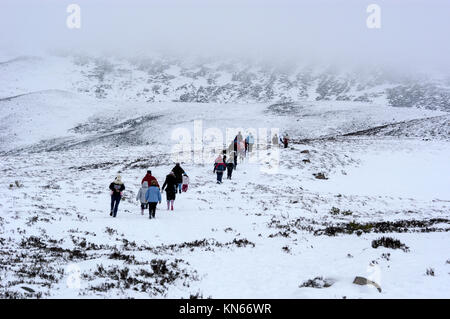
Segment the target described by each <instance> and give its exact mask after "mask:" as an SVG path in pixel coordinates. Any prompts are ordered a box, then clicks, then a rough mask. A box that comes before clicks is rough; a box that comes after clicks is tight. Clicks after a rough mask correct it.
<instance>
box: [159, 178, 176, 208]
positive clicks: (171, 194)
mask: <svg viewBox="0 0 450 319" xmlns="http://www.w3.org/2000/svg"><path fill="white" fill-rule="evenodd" d="M162 190H165V191H166V200H167V210H169V209H172V210H173V202H174V201H175V197H176V194H177V179H176V177H175V173H174V172H170V173H169V175H167V176H166V180H165V181H164V184H163V187H162Z"/></svg>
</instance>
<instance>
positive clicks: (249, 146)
mask: <svg viewBox="0 0 450 319" xmlns="http://www.w3.org/2000/svg"><path fill="white" fill-rule="evenodd" d="M253 144H255V138H254V137H253V134H252V133H250V134H249V135H248V136H247V137H246V138H245V151H247V152H249V153H251V152H252V151H253Z"/></svg>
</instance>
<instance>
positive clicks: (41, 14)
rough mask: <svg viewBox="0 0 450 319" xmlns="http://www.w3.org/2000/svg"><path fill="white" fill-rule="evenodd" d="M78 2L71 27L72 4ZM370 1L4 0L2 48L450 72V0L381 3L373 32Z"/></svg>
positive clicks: (0, 22)
mask: <svg viewBox="0 0 450 319" xmlns="http://www.w3.org/2000/svg"><path fill="white" fill-rule="evenodd" d="M71 3H76V4H78V5H79V6H80V8H81V28H80V29H69V28H67V26H66V19H67V17H68V16H69V13H67V12H66V9H67V6H68V5H69V4H71ZM369 4H371V2H366V1H359V0H336V1H331V0H319V1H295V0H281V1H274V0H259V1H257V0H240V1H237V0H228V1H225V0H215V1H209V0H164V1H162V0H150V1H138V0H131V1H118V0H113V1H111V0H109V1H106V0H94V1H92V0H79V1H67V0H49V1H45V2H43V1H31V0H19V1H17V0H4V1H2V4H1V7H2V10H1V11H0V38H1V44H0V48H2V50H6V51H7V52H10V53H11V54H13V53H14V54H15V53H17V52H20V53H21V54H24V53H28V54H31V55H33V54H36V53H39V52H48V51H55V50H58V51H65V52H71V53H74V52H78V53H79V52H84V53H87V54H92V53H94V52H95V53H101V54H105V53H108V54H112V55H116V56H117V55H122V56H123V55H125V56H128V57H135V56H142V55H144V56H147V55H149V54H153V53H154V52H159V53H163V54H164V55H167V54H169V53H170V54H171V55H175V56H177V57H186V56H187V55H189V56H191V55H193V56H197V55H201V56H220V57H227V58H229V57H233V58H236V57H238V58H255V57H257V58H264V59H266V60H269V61H271V62H276V61H279V60H284V59H289V60H295V61H316V62H317V61H320V62H324V63H327V64H341V65H348V64H358V65H363V66H364V65H367V64H375V65H380V64H382V65H387V66H389V67H393V66H395V67H396V68H399V69H400V68H402V69H406V70H409V71H412V70H417V71H419V70H420V71H423V70H425V71H427V72H439V73H446V74H448V70H449V66H450V63H449V59H448V58H447V57H448V56H449V55H450V43H449V42H448V41H446V38H447V35H448V31H449V30H450V21H449V19H448V13H449V10H450V3H449V2H448V1H445V0H429V1H425V0H398V1H376V2H375V4H377V5H379V7H380V8H381V28H380V29H369V28H368V27H367V25H366V19H367V17H368V16H369V14H370V13H367V12H366V10H367V7H368V5H369Z"/></svg>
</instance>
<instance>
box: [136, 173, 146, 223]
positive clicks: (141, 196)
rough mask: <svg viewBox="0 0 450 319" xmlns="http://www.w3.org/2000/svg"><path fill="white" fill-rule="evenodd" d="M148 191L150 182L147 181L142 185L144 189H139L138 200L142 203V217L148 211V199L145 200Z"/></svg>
mask: <svg viewBox="0 0 450 319" xmlns="http://www.w3.org/2000/svg"><path fill="white" fill-rule="evenodd" d="M147 190H148V182H147V181H145V182H143V183H142V187H141V188H140V189H139V192H138V193H137V196H136V200H139V201H140V202H141V215H144V210H146V209H147V205H148V203H147V199H146V198H145V194H147Z"/></svg>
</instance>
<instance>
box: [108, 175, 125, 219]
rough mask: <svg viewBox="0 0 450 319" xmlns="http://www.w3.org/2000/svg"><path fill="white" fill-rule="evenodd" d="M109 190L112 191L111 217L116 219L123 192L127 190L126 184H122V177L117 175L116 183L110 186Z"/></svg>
mask: <svg viewBox="0 0 450 319" xmlns="http://www.w3.org/2000/svg"><path fill="white" fill-rule="evenodd" d="M109 189H110V190H111V211H110V213H109V216H113V217H116V216H117V210H118V208H119V203H120V200H121V199H122V192H123V191H124V190H125V184H124V183H123V182H122V178H121V177H120V175H117V177H116V179H115V180H114V182H112V183H111V184H110V185H109Z"/></svg>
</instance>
